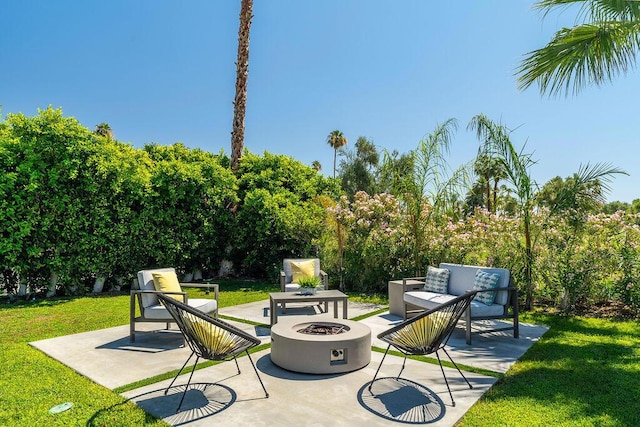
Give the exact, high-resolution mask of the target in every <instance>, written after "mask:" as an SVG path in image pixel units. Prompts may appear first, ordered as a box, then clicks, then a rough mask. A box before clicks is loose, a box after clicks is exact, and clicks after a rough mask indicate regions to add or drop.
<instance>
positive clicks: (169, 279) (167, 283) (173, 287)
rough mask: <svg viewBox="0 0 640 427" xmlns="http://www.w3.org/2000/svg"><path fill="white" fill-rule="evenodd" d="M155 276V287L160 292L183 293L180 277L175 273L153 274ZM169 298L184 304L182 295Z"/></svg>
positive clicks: (169, 295)
mask: <svg viewBox="0 0 640 427" xmlns="http://www.w3.org/2000/svg"><path fill="white" fill-rule="evenodd" d="M151 276H153V287H154V288H155V289H156V291H160V292H182V288H181V287H180V282H178V276H176V273H175V272H173V271H166V272H163V273H151ZM167 296H168V297H170V298H173V299H175V300H178V301H181V302H184V298H183V297H182V295H176V294H167Z"/></svg>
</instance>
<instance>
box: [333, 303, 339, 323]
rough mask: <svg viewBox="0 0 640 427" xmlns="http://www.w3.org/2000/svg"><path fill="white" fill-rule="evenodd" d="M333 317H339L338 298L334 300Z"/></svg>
mask: <svg viewBox="0 0 640 427" xmlns="http://www.w3.org/2000/svg"><path fill="white" fill-rule="evenodd" d="M333 318H334V319H337V318H338V300H335V301H334V302H333Z"/></svg>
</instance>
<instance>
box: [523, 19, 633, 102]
mask: <svg viewBox="0 0 640 427" xmlns="http://www.w3.org/2000/svg"><path fill="white" fill-rule="evenodd" d="M639 32H640V21H638V20H635V21H615V20H609V21H598V22H595V23H593V24H583V25H578V26H576V27H573V28H563V29H561V30H560V31H558V32H556V34H555V35H554V37H553V39H552V40H551V41H550V42H549V43H548V44H547V45H546V46H545V47H543V48H541V49H537V50H534V51H532V52H529V53H527V54H526V55H525V58H524V60H523V61H522V62H521V64H520V66H519V68H518V69H517V71H516V75H517V76H518V78H517V80H518V88H519V89H521V90H523V89H526V88H528V87H529V86H531V85H532V84H533V83H534V82H537V83H538V84H539V86H540V92H541V93H542V94H545V93H548V94H550V95H557V94H559V93H561V92H563V91H564V92H565V93H566V94H569V93H570V92H573V93H574V94H576V93H578V92H579V91H580V90H581V89H582V88H584V87H585V86H586V85H588V84H596V85H601V84H602V83H604V82H607V81H611V80H612V79H613V77H615V76H618V75H619V74H626V73H627V72H628V71H629V70H630V69H631V68H633V67H634V65H635V59H636V52H637V51H638V50H640V35H639Z"/></svg>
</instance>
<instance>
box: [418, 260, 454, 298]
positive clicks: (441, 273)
mask: <svg viewBox="0 0 640 427" xmlns="http://www.w3.org/2000/svg"><path fill="white" fill-rule="evenodd" d="M448 286H449V270H447V269H446V268H436V267H432V266H429V267H428V268H427V275H426V276H425V278H424V287H423V289H424V290H425V291H428V292H436V293H439V294H446V293H447V288H448Z"/></svg>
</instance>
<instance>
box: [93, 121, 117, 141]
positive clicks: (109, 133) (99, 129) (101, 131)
mask: <svg viewBox="0 0 640 427" xmlns="http://www.w3.org/2000/svg"><path fill="white" fill-rule="evenodd" d="M95 133H96V134H97V135H100V136H105V137H107V138H109V139H113V130H111V126H109V124H108V123H105V122H102V123H100V124H98V125H96V130H95Z"/></svg>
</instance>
